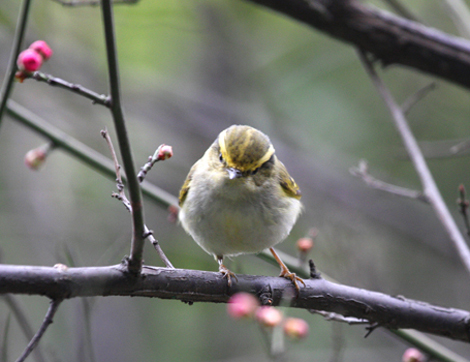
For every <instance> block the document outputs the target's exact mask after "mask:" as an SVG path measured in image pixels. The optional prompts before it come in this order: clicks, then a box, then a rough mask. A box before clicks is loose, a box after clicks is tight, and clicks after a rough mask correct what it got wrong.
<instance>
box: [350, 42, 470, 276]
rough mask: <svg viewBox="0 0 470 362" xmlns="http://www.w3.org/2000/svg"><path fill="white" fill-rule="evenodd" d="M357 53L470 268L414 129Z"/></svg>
mask: <svg viewBox="0 0 470 362" xmlns="http://www.w3.org/2000/svg"><path fill="white" fill-rule="evenodd" d="M358 55H359V58H360V60H361V62H362V64H363V66H364V68H365V70H366V72H367V74H368V75H369V77H370V79H371V81H372V83H373V84H374V86H375V88H376V89H377V91H378V92H379V94H380V96H381V97H382V99H383V101H384V102H385V104H386V106H387V108H388V109H389V111H390V114H391V116H392V118H393V120H394V123H395V126H396V127H397V130H398V133H399V134H400V137H401V138H402V141H403V144H404V145H405V148H406V150H407V152H408V156H409V157H410V159H411V162H412V163H413V166H414V168H415V169H416V172H417V173H418V176H419V178H420V180H421V184H422V186H423V194H424V196H425V197H426V198H427V199H428V200H429V203H430V204H431V206H432V207H433V208H434V211H435V212H436V215H437V216H438V218H439V220H440V221H441V223H442V225H443V226H444V228H445V230H446V231H447V234H448V235H449V237H450V239H451V240H452V242H453V243H454V246H455V248H456V249H457V251H458V254H459V256H460V259H461V260H462V262H463V264H464V265H465V267H466V269H467V271H468V272H470V250H469V248H468V246H467V244H466V242H465V239H464V237H463V235H462V233H461V232H460V230H459V228H458V226H457V224H456V223H455V220H454V219H453V218H452V215H451V213H450V211H449V209H448V208H447V206H446V204H445V202H444V200H443V198H442V196H441V194H440V192H439V189H438V187H437V185H436V182H435V181H434V179H433V177H432V174H431V171H430V170H429V168H428V166H427V164H426V160H425V159H424V156H423V154H422V152H421V150H420V148H419V145H418V143H417V141H416V139H415V138H414V135H413V132H412V131H411V129H410V127H409V125H408V122H407V120H406V118H405V116H404V114H403V112H402V110H401V108H400V107H399V106H398V104H397V103H396V102H395V100H394V99H393V97H392V95H391V94H390V92H389V91H388V89H387V88H386V86H385V85H384V83H383V82H382V80H381V79H380V77H379V76H378V75H377V73H376V72H375V69H374V67H373V65H372V63H371V61H370V60H369V59H368V58H367V56H366V54H365V53H364V52H363V51H358Z"/></svg>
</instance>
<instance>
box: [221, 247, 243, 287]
mask: <svg viewBox="0 0 470 362" xmlns="http://www.w3.org/2000/svg"><path fill="white" fill-rule="evenodd" d="M223 261H224V257H223V255H217V262H218V263H219V272H221V273H222V274H223V275H224V278H227V285H228V286H229V287H231V286H232V277H233V278H235V280H236V281H237V282H238V278H237V276H236V275H235V274H234V273H232V272H231V271H230V270H228V269H227V267H226V266H225V265H224V264H223Z"/></svg>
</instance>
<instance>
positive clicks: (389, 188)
mask: <svg viewBox="0 0 470 362" xmlns="http://www.w3.org/2000/svg"><path fill="white" fill-rule="evenodd" d="M349 172H350V173H351V174H352V175H354V176H357V177H360V178H361V179H362V180H363V181H364V182H365V183H366V184H367V186H370V187H373V188H374V189H377V190H381V191H385V192H388V193H390V194H393V195H397V196H402V197H407V198H410V199H416V200H419V201H423V202H425V203H429V200H428V199H427V198H426V196H424V195H423V193H422V192H421V191H417V190H410V189H407V188H405V187H400V186H396V185H392V184H389V183H387V182H384V181H381V180H378V179H376V178H375V177H373V176H371V175H370V174H369V170H368V165H367V161H365V160H361V161H360V162H359V166H357V167H351V168H350V169H349Z"/></svg>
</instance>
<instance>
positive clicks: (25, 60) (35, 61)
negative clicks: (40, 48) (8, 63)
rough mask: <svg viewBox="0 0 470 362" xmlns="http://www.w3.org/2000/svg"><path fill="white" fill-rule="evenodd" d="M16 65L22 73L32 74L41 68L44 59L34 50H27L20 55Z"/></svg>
mask: <svg viewBox="0 0 470 362" xmlns="http://www.w3.org/2000/svg"><path fill="white" fill-rule="evenodd" d="M16 64H17V65H18V69H20V70H21V71H24V72H27V73H32V72H35V71H36V70H38V69H39V68H41V65H42V57H41V55H39V53H37V52H36V51H34V50H33V49H26V50H23V51H22V52H21V53H20V54H19V55H18V60H17V62H16Z"/></svg>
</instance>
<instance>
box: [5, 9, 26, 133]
mask: <svg viewBox="0 0 470 362" xmlns="http://www.w3.org/2000/svg"><path fill="white" fill-rule="evenodd" d="M30 5H31V0H23V2H22V4H21V10H20V15H19V16H18V22H17V26H16V32H15V37H14V44H13V48H12V49H11V54H10V60H9V61H8V69H7V74H6V76H5V79H4V80H3V84H2V89H1V90H0V98H1V99H0V124H1V123H2V116H3V114H4V112H5V109H6V106H7V101H8V98H9V97H10V93H11V90H12V89H13V82H14V81H15V73H16V59H17V58H18V54H20V50H21V44H22V43H23V38H24V33H25V30H26V24H27V22H28V15H29V8H30Z"/></svg>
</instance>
